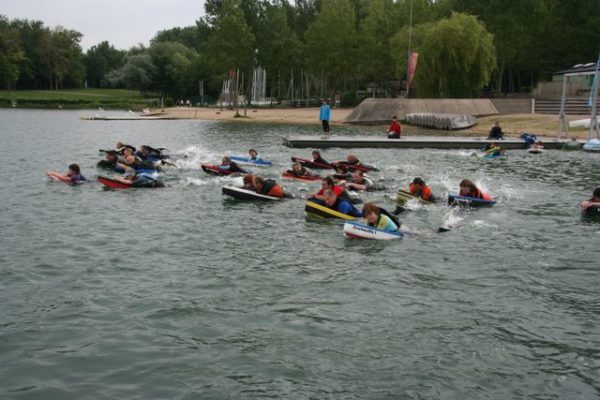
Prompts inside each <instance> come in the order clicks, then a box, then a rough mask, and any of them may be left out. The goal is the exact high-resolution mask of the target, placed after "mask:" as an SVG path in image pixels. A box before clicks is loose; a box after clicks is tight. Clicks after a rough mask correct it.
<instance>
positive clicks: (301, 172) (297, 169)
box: [287, 162, 317, 177]
mask: <svg viewBox="0 0 600 400" xmlns="http://www.w3.org/2000/svg"><path fill="white" fill-rule="evenodd" d="M287 172H288V173H290V174H292V175H294V176H298V177H302V176H308V177H315V176H317V175H315V174H313V173H312V172H310V171H309V170H307V169H306V168H304V167H303V166H302V164H300V163H299V162H295V163H294V164H292V169H288V170H287Z"/></svg>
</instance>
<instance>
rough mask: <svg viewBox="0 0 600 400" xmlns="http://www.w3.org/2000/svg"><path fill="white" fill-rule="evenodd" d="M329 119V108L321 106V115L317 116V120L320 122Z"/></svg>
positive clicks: (325, 105)
mask: <svg viewBox="0 0 600 400" xmlns="http://www.w3.org/2000/svg"><path fill="white" fill-rule="evenodd" d="M330 118H331V107H329V104H323V105H322V106H321V113H320V114H319V119H320V120H321V121H329V119H330Z"/></svg>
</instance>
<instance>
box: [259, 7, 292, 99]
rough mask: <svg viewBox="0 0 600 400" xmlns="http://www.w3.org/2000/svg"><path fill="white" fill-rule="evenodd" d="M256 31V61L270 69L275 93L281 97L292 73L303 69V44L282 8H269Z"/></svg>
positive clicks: (268, 77)
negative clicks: (297, 69)
mask: <svg viewBox="0 0 600 400" xmlns="http://www.w3.org/2000/svg"><path fill="white" fill-rule="evenodd" d="M257 29H258V31H257V34H256V43H257V62H258V64H259V65H261V66H262V67H263V68H265V69H266V70H267V79H268V80H269V82H271V89H272V92H273V93H280V94H281V93H282V90H281V89H283V87H284V86H285V83H284V82H287V81H288V79H289V77H290V73H291V71H292V70H293V69H294V68H299V67H301V66H302V61H301V54H302V53H301V49H302V44H301V42H300V40H299V39H298V38H297V37H296V34H295V33H294V31H292V29H291V28H290V26H289V25H288V22H287V14H286V11H285V9H284V8H283V7H280V6H269V7H267V9H266V10H265V13H264V15H263V17H262V18H261V20H260V21H259V23H258V27H257Z"/></svg>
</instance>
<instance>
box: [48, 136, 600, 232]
mask: <svg viewBox="0 0 600 400" xmlns="http://www.w3.org/2000/svg"><path fill="white" fill-rule="evenodd" d="M491 149H492V150H495V148H494V147H492V148H491ZM249 155H250V159H251V160H260V156H259V154H258V152H257V151H256V150H254V149H250V151H249ZM166 158H167V156H166V155H165V154H163V152H162V149H156V148H153V147H151V146H148V145H143V146H141V147H140V149H139V151H136V149H135V147H133V146H131V145H127V144H124V143H122V142H117V146H116V149H115V150H110V151H106V160H102V161H101V162H99V163H98V165H99V166H102V167H111V168H113V169H114V170H116V171H118V170H122V171H124V175H123V176H121V177H116V179H119V180H122V181H123V182H126V183H133V184H134V185H133V186H138V185H135V183H136V182H137V181H139V180H147V179H153V178H150V177H147V176H146V175H138V174H137V171H136V169H144V168H148V169H155V170H160V165H161V164H164V163H168V162H167V161H165V159H166ZM312 162H313V163H315V164H317V165H318V164H320V165H323V166H332V167H333V168H334V170H335V173H333V174H332V175H329V176H325V177H320V176H318V175H316V174H314V173H313V172H311V171H309V170H308V169H307V168H305V166H303V165H302V164H301V163H300V162H295V163H294V164H293V165H292V169H291V170H288V171H287V172H289V173H291V174H293V175H295V176H298V177H301V176H312V177H314V178H317V179H321V188H320V190H318V191H317V192H315V193H314V194H312V195H311V196H309V200H311V201H313V202H316V203H318V204H321V205H323V206H325V207H328V208H331V209H332V210H335V211H338V212H340V213H343V214H346V215H350V216H353V217H365V218H366V220H367V223H368V224H369V225H371V226H375V227H377V228H379V229H383V230H397V229H398V228H399V227H400V223H399V221H398V220H397V219H395V217H394V216H393V215H394V214H395V215H398V214H399V213H400V212H402V211H403V208H402V207H396V209H395V210H394V211H393V212H392V213H390V212H388V211H387V210H385V209H383V208H381V207H377V206H375V205H374V204H373V203H366V204H365V205H364V206H363V209H362V211H361V210H358V209H357V208H356V207H355V206H354V202H355V200H354V199H352V198H351V196H350V195H349V193H348V192H347V189H353V190H359V191H369V190H373V188H374V187H375V184H374V183H373V181H372V180H370V179H369V178H368V177H366V176H365V174H364V172H363V171H362V170H359V169H354V170H353V171H350V170H351V169H353V168H356V167H359V166H364V164H362V163H361V162H360V160H359V159H358V157H356V155H354V154H349V155H348V156H347V158H346V160H345V161H343V162H336V163H333V164H332V163H328V162H327V161H326V160H324V159H323V157H322V156H321V154H320V152H319V151H317V150H314V151H313V152H312ZM219 167H220V168H223V169H225V168H228V169H229V170H230V171H232V172H240V173H242V174H246V175H245V176H244V177H243V188H244V189H247V190H253V191H255V192H256V193H259V194H262V195H267V196H272V197H279V198H283V197H285V196H286V193H285V191H284V190H283V188H282V187H281V185H279V184H278V183H277V182H276V181H275V180H273V179H268V178H263V177H261V176H258V175H255V174H252V173H247V171H246V170H244V169H243V168H241V167H240V166H239V165H237V164H236V163H235V162H234V161H232V160H231V159H230V158H229V157H223V159H222V164H221V165H220V166H219ZM46 175H47V176H48V177H50V178H52V179H55V180H59V181H62V182H65V183H70V184H81V183H83V182H85V181H86V178H85V177H84V176H83V175H82V173H81V169H80V167H79V165H77V164H71V165H69V167H68V171H67V173H66V174H61V173H59V172H56V171H47V172H46ZM138 183H139V182H138ZM408 192H409V193H410V194H411V195H413V196H415V197H417V198H420V199H422V200H425V201H428V202H432V203H435V202H436V200H437V198H436V196H435V195H434V194H433V191H432V190H431V187H429V186H428V185H427V184H426V183H425V181H424V180H423V179H422V178H420V177H416V178H414V179H413V181H412V182H411V183H410V184H409V187H408ZM458 195H459V196H462V197H470V198H476V199H482V200H487V201H492V200H493V198H492V197H491V196H490V195H489V194H487V193H485V192H483V191H482V190H481V189H479V188H478V187H477V186H476V185H475V184H474V183H473V182H472V181H471V180H469V179H463V180H462V181H461V182H460V184H459V194H458ZM590 207H600V188H596V189H595V190H594V192H593V195H592V197H591V198H590V199H588V200H585V201H583V202H582V203H581V210H582V212H585V211H586V210H587V209H588V208H590ZM394 226H395V228H394Z"/></svg>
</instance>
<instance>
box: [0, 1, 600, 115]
mask: <svg viewBox="0 0 600 400" xmlns="http://www.w3.org/2000/svg"><path fill="white" fill-rule="evenodd" d="M599 3H600V2H599V1H598V0H519V1H507V0H437V1H436V0H396V1H394V0H296V1H295V2H293V3H290V2H289V1H286V0H271V1H267V0H207V1H206V2H205V15H204V16H203V17H201V18H199V19H198V20H197V21H196V24H195V25H194V26H186V27H177V28H173V29H168V30H163V31H159V32H158V33H157V34H156V35H155V36H154V37H153V38H152V39H151V40H150V45H149V46H148V47H144V46H137V47H133V48H131V49H129V50H121V49H116V48H115V47H114V46H112V45H111V44H110V43H108V42H106V41H104V42H101V43H99V44H97V45H95V46H92V47H91V48H90V49H89V50H87V52H85V53H83V52H82V50H81V47H80V45H79V43H80V40H81V37H82V35H81V33H79V32H76V31H73V30H69V29H66V28H64V27H60V26H58V27H55V28H49V27H46V26H44V24H43V22H41V21H29V20H18V19H17V20H12V21H11V20H8V19H7V18H6V17H3V16H0V85H2V87H4V88H5V89H60V88H72V87H81V86H83V85H84V83H87V86H88V87H120V88H130V89H135V90H139V91H140V92H142V93H144V94H148V95H161V96H170V97H173V98H188V97H190V96H193V95H197V94H198V91H199V82H200V81H202V82H203V83H204V86H203V87H204V90H205V93H206V94H208V95H212V96H213V97H215V96H217V95H218V93H219V92H220V90H221V85H222V82H223V80H224V79H227V78H228V77H229V78H231V77H234V76H237V78H238V79H237V82H238V85H239V87H240V88H241V91H242V93H244V92H247V91H248V90H249V87H250V83H251V82H250V81H251V77H252V70H253V69H254V68H255V67H256V66H257V65H260V66H262V67H263V68H265V69H266V71H267V96H272V97H274V98H276V99H283V98H288V99H289V98H310V97H313V98H318V97H333V95H334V94H339V95H341V96H342V101H343V102H344V103H345V104H353V103H356V102H357V101H358V100H360V96H361V95H362V96H365V95H371V94H374V95H375V94H376V95H377V96H396V95H398V94H399V92H400V91H402V90H403V89H404V88H405V80H406V70H407V59H408V51H409V28H410V31H411V32H410V33H411V35H410V37H411V50H412V51H414V52H416V53H418V54H419V58H418V66H417V72H416V75H415V77H414V81H413V86H411V93H414V94H415V95H417V96H421V97H472V96H479V95H481V94H482V92H486V93H490V94H501V93H515V92H527V91H529V90H530V89H531V88H532V87H534V86H535V85H536V83H537V82H538V81H540V80H544V79H548V78H550V76H551V74H552V72H554V71H556V70H559V69H563V68H567V67H569V66H571V65H573V64H575V63H583V62H590V61H594V60H595V59H596V58H597V56H598V51H599V50H600V47H599V46H600V4H599ZM411 16H412V19H411ZM409 20H412V25H411V26H410V27H409ZM238 71H239V72H240V75H236V74H237V72H238ZM242 76H243V77H244V80H243V84H242V81H241V80H240V78H241V77H242Z"/></svg>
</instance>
